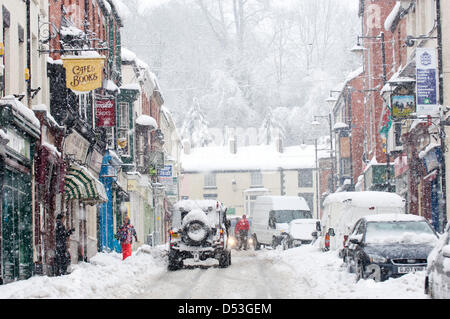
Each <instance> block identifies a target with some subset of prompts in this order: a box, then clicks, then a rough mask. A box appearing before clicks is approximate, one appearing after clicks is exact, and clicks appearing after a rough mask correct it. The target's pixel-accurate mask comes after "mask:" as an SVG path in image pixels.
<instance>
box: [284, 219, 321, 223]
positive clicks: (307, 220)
mask: <svg viewBox="0 0 450 319" xmlns="http://www.w3.org/2000/svg"><path fill="white" fill-rule="evenodd" d="M317 222H320V219H315V218H302V219H294V220H293V221H291V223H292V224H316V223H317Z"/></svg>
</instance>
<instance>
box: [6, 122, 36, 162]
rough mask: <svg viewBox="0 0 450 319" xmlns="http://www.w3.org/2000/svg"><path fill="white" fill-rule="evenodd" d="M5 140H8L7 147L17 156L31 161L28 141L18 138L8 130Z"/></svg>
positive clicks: (18, 136) (12, 131)
mask: <svg viewBox="0 0 450 319" xmlns="http://www.w3.org/2000/svg"><path fill="white" fill-rule="evenodd" d="M7 138H8V140H9V142H8V144H7V146H8V147H9V148H11V149H13V150H14V151H15V152H16V153H17V154H20V155H22V156H23V157H25V158H26V159H31V148H30V141H29V140H27V139H25V138H24V137H22V136H20V135H19V134H17V133H16V132H14V130H12V129H8V132H7Z"/></svg>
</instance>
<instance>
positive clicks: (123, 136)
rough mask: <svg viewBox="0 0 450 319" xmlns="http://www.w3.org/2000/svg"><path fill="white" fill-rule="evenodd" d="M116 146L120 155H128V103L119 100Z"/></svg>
mask: <svg viewBox="0 0 450 319" xmlns="http://www.w3.org/2000/svg"><path fill="white" fill-rule="evenodd" d="M117 124H118V125H117V146H118V150H119V152H120V153H121V155H122V156H123V155H129V154H130V153H129V142H130V141H129V139H130V137H129V134H128V132H129V129H130V121H129V104H128V103H126V102H120V103H119V104H118V123H117Z"/></svg>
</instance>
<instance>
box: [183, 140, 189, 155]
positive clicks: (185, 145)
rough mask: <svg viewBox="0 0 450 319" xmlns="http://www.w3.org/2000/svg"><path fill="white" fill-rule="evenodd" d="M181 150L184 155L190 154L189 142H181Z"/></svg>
mask: <svg viewBox="0 0 450 319" xmlns="http://www.w3.org/2000/svg"><path fill="white" fill-rule="evenodd" d="M183 150H184V154H185V155H189V154H191V143H190V142H189V140H183Z"/></svg>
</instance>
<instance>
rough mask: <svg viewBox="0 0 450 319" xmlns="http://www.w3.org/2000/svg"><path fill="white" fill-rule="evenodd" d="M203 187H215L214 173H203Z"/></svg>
mask: <svg viewBox="0 0 450 319" xmlns="http://www.w3.org/2000/svg"><path fill="white" fill-rule="evenodd" d="M204 187H205V188H207V187H209V188H215V187H217V186H216V174H215V173H209V174H206V175H205V180H204Z"/></svg>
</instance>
